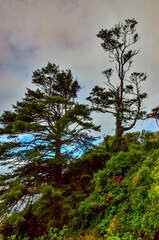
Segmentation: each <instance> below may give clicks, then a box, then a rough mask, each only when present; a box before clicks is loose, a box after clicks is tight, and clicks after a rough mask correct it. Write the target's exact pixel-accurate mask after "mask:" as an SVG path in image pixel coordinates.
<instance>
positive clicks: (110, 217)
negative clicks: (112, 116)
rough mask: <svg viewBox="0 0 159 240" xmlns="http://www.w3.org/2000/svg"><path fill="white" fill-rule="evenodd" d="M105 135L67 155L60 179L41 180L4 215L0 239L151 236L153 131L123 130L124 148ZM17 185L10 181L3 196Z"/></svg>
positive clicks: (156, 195)
mask: <svg viewBox="0 0 159 240" xmlns="http://www.w3.org/2000/svg"><path fill="white" fill-rule="evenodd" d="M107 140H108V141H106V142H105V141H104V142H103V143H102V144H101V145H100V146H99V147H97V148H95V149H93V150H91V151H90V152H88V153H86V154H84V155H83V156H82V157H81V158H80V159H77V160H76V161H73V162H72V163H71V164H70V165H69V168H68V169H67V170H66V172H65V173H64V178H63V182H62V184H60V185H57V184H55V183H53V182H50V183H47V184H46V183H44V184H42V185H41V186H40V187H39V188H40V189H39V192H40V196H39V197H37V200H36V199H35V200H34V202H32V203H30V204H28V205H27V207H26V208H24V209H23V210H19V212H17V211H16V212H14V211H13V213H12V214H11V215H10V216H8V217H6V219H5V220H4V222H3V224H2V225H1V229H0V232H1V234H2V235H3V236H2V237H1V239H12V240H13V239H34V238H36V239H39V240H40V239H41V240H42V239H79V240H80V239H81V240H82V239H89V240H91V239H92V240H93V239H108V240H121V239H122V240H126V239H127V240H128V239H132V240H135V239H138V240H139V239H146V240H149V239H153V240H155V239H156V240H157V239H158V237H159V226H158V222H159V133H152V132H145V131H142V132H141V133H127V134H126V135H125V136H124V138H123V140H124V142H125V144H126V145H127V147H128V148H127V151H125V152H124V151H114V149H116V148H115V147H114V146H115V144H114V142H115V141H114V137H109V139H107ZM19 184H20V183H19ZM16 187H17V189H16ZM21 191H23V189H22V186H21V188H20V185H18V186H15V185H14V186H13V189H12V191H10V192H9V193H8V195H7V196H5V197H6V200H7V201H9V200H10V201H11V199H12V198H13V197H15V195H18V194H19V195H20V194H21ZM36 191H37V189H36ZM37 194H38V192H37ZM1 207H2V206H1ZM11 235H12V237H11ZM20 235H21V237H20ZM9 236H10V237H9ZM18 236H19V237H18ZM26 236H30V238H29V237H28V238H27V237H26ZM39 236H42V237H39ZM8 237H9V238H8Z"/></svg>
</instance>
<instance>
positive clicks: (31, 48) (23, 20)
mask: <svg viewBox="0 0 159 240" xmlns="http://www.w3.org/2000/svg"><path fill="white" fill-rule="evenodd" d="M158 11H159V1H158V0H133V1H132V0H0V114H1V113H2V112H3V111H4V110H9V109H11V106H12V104H15V103H16V101H17V100H20V99H21V98H22V97H23V96H24V93H25V90H26V87H30V88H31V86H32V84H31V76H32V72H33V71H34V70H36V69H39V68H41V67H43V66H46V65H47V63H48V62H51V63H55V64H58V65H60V67H61V69H68V68H69V69H71V70H72V72H73V75H74V77H75V78H77V79H78V81H79V83H80V85H81V86H82V87H83V88H82V90H81V91H80V93H79V99H80V100H81V101H84V99H85V97H87V96H88V94H89V92H90V91H91V89H92V87H93V86H94V85H95V84H99V85H100V84H101V85H102V84H103V81H104V80H105V79H104V76H103V75H102V74H101V72H102V71H103V70H105V69H107V68H109V67H110V63H109V62H108V57H107V54H106V53H105V52H104V50H103V49H102V48H101V46H100V43H101V41H100V39H99V38H97V37H96V34H98V32H99V31H100V30H101V29H102V28H103V29H106V28H108V29H109V28H112V27H113V26H114V24H117V23H118V22H123V21H124V20H125V19H128V18H135V19H136V20H137V21H138V25H137V32H138V33H139V35H140V39H139V41H138V43H137V48H139V49H140V52H139V54H138V55H137V56H135V58H134V62H133V68H132V70H133V71H137V72H145V73H146V74H147V81H146V82H145V83H144V85H143V91H146V92H147V93H148V96H149V98H148V99H147V100H146V102H145V104H146V106H147V110H148V111H150V109H151V108H153V107H155V106H157V105H158V104H159V93H158V92H159V79H158V77H159V48H158V43H159V27H158V25H159V14H158ZM94 121H95V122H96V123H98V124H102V134H103V135H106V134H109V133H110V132H111V133H113V132H112V129H114V121H113V119H112V118H111V116H110V115H107V114H105V115H101V114H95V115H94ZM141 129H151V130H158V129H157V127H156V125H155V121H154V120H148V121H145V122H142V121H140V122H139V123H138V124H137V125H136V127H135V128H134V129H133V130H134V131H137V130H141Z"/></svg>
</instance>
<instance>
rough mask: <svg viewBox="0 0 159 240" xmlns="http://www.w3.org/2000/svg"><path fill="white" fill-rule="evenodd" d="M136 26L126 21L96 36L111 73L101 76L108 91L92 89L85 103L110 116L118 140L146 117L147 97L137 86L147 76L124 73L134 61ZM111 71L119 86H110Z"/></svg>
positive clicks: (137, 37)
mask: <svg viewBox="0 0 159 240" xmlns="http://www.w3.org/2000/svg"><path fill="white" fill-rule="evenodd" d="M136 24H137V22H136V21H135V20H134V19H128V20H125V23H119V24H118V25H116V26H115V27H114V28H112V29H110V30H107V29H106V30H103V29H102V30H101V31H100V32H99V34H98V35H97V37H99V38H101V39H102V41H103V42H102V44H101V45H102V47H103V48H104V50H105V51H106V52H108V53H109V58H110V62H112V63H114V69H112V68H110V69H107V70H105V71H104V72H103V73H104V75H105V77H106V79H107V81H106V82H105V84H106V86H107V89H105V88H102V87H99V86H95V87H94V88H93V89H92V92H91V93H90V96H89V97H88V98H87V99H88V100H89V101H90V102H91V103H92V106H93V109H94V110H95V111H100V112H103V113H111V114H112V115H113V116H114V117H115V119H116V128H115V129H116V137H117V138H118V137H119V138H120V137H121V136H122V134H123V133H124V132H125V131H128V130H130V129H131V128H133V127H134V126H135V124H136V121H137V120H138V119H142V118H143V117H144V115H145V112H144V111H143V106H142V102H143V100H144V99H145V98H146V97H147V94H146V93H142V92H141V86H140V83H141V82H143V81H145V80H146V75H145V74H144V73H137V72H133V73H131V74H130V75H129V76H128V73H127V72H128V71H129V70H130V67H131V65H132V59H133V57H134V56H135V55H137V54H138V52H139V51H137V50H134V47H133V45H134V44H135V43H136V42H137V41H138V39H139V36H138V34H137V33H136V29H135V28H136ZM114 71H115V72H116V75H115V77H116V78H117V79H118V82H113V79H112V76H113V72H114ZM118 141H119V140H118ZM117 149H118V146H117Z"/></svg>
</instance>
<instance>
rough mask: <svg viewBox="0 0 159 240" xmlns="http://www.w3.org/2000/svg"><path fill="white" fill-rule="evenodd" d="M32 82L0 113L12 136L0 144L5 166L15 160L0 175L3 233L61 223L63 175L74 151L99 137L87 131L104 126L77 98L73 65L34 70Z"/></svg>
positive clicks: (65, 209)
mask: <svg viewBox="0 0 159 240" xmlns="http://www.w3.org/2000/svg"><path fill="white" fill-rule="evenodd" d="M32 83H33V84H35V85H36V86H37V88H36V89H35V90H31V89H27V92H26V94H25V97H24V98H23V99H22V101H19V102H17V103H16V105H13V111H5V112H4V113H3V114H2V116H1V117H0V123H1V124H2V125H3V128H1V131H0V133H1V135H3V134H7V135H8V139H10V142H8V143H1V145H0V153H1V156H0V160H1V162H2V164H6V165H7V164H8V161H7V160H10V159H11V164H12V172H11V173H10V174H6V175H2V176H0V193H1V197H0V216H1V217H2V218H3V222H4V224H3V225H2V226H1V232H3V233H4V234H5V235H8V234H12V233H16V234H17V233H19V234H21V235H22V236H23V235H24V234H25V233H29V234H30V235H32V236H34V234H35V236H39V235H40V234H42V233H44V232H45V231H47V230H48V229H49V228H50V226H52V225H55V226H60V227H61V226H62V225H63V223H64V222H65V219H66V218H67V217H68V202H67V200H66V199H64V196H63V195H64V194H65V196H66V195H67V194H66V193H65V192H67V191H68V190H67V186H66V187H65V182H64V179H63V175H64V173H65V171H66V169H67V168H68V166H69V164H70V162H71V161H73V159H74V158H75V157H77V156H76V155H75V153H76V154H77V155H79V154H81V153H82V152H87V151H89V150H90V149H91V148H92V147H93V141H94V140H95V139H96V137H92V136H90V135H89V132H91V131H99V129H100V128H99V126H95V125H94V124H93V122H92V118H91V117H90V114H91V110H90V109H89V108H88V107H87V106H86V105H83V104H79V103H78V102H77V101H75V99H76V97H77V92H78V91H79V89H80V86H79V84H78V82H77V80H74V79H73V76H72V73H71V71H70V70H66V71H63V70H62V71H61V70H60V69H59V67H58V66H56V65H55V64H51V63H48V65H47V66H46V67H44V68H42V69H41V70H37V71H35V72H34V73H33V79H32ZM19 134H29V139H28V140H26V141H25V140H19ZM82 194H83V193H82ZM84 196H86V195H84ZM66 212H67V214H66ZM68 219H69V218H68Z"/></svg>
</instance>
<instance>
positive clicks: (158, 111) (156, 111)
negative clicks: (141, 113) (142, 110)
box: [147, 107, 159, 127]
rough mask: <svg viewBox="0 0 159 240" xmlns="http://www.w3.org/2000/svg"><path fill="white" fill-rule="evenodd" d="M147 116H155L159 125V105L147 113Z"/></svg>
mask: <svg viewBox="0 0 159 240" xmlns="http://www.w3.org/2000/svg"><path fill="white" fill-rule="evenodd" d="M147 118H154V119H155V120H156V124H157V126H158V127H159V107H155V108H153V109H152V112H151V113H150V114H147Z"/></svg>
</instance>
